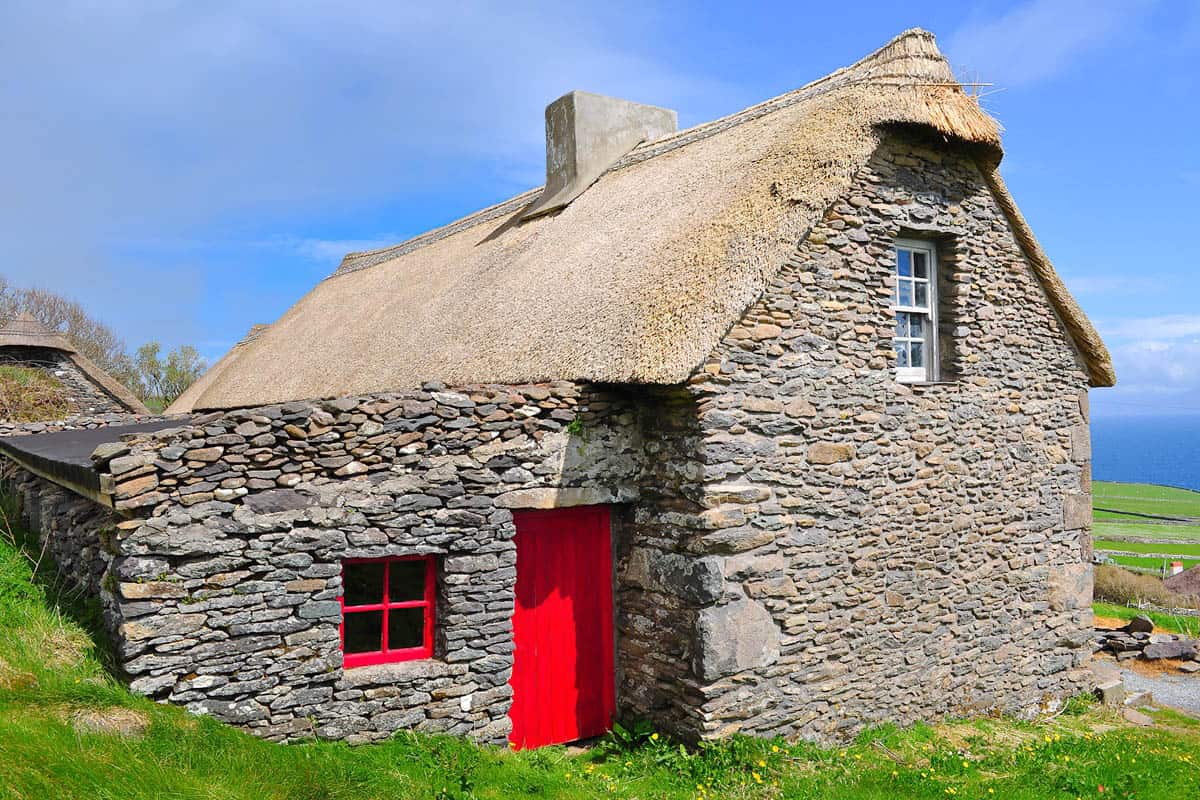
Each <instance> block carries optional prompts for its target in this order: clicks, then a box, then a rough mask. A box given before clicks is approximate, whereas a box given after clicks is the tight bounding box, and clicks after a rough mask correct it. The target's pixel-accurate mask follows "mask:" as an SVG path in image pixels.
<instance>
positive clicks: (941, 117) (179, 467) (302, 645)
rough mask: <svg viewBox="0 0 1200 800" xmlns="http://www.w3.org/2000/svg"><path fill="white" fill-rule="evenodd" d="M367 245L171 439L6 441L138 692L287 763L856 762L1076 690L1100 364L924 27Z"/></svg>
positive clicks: (562, 112)
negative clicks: (622, 742)
mask: <svg viewBox="0 0 1200 800" xmlns="http://www.w3.org/2000/svg"><path fill="white" fill-rule="evenodd" d="M546 128H547V145H546V150H547V173H548V174H547V184H546V187H544V188H543V189H538V190H534V191H531V192H528V193H526V194H523V195H520V196H518V197H515V198H513V199H512V200H509V201H507V202H504V203H501V204H499V205H497V206H493V207H491V208H488V209H485V210H483V211H480V212H478V213H476V214H474V215H471V216H469V217H466V218H464V219H462V220H459V221H458V222H455V223H452V224H451V225H448V226H446V227H444V228H441V229H438V230H435V231H431V232H430V233H427V234H425V235H423V236H420V237H417V238H416V239H413V240H411V241H408V242H405V243H403V244H400V245H397V246H395V247H390V248H386V249H383V250H377V251H372V252H368V253H355V254H351V255H349V256H347V257H346V258H345V260H344V261H343V263H342V264H341V266H340V267H339V268H338V270H337V271H336V272H335V273H334V274H333V275H331V276H330V277H329V278H328V279H326V280H324V281H323V282H321V283H320V284H319V285H318V286H316V287H315V288H314V289H313V290H312V291H311V292H310V293H309V294H308V295H307V296H306V297H304V298H303V299H302V300H300V302H298V303H297V304H296V305H295V306H294V307H293V308H292V309H291V310H289V311H288V312H287V313H286V314H285V315H284V316H283V317H282V318H281V319H279V320H278V321H276V322H275V323H273V324H272V325H271V326H270V327H268V328H265V329H261V330H258V331H257V332H256V333H255V335H254V337H253V340H252V341H249V342H246V343H243V344H242V345H240V346H239V348H238V351H237V352H236V354H231V357H228V358H226V359H223V360H222V361H221V362H220V363H218V364H217V365H216V366H214V368H213V370H212V371H211V372H210V373H209V375H207V376H205V379H204V382H203V385H202V386H200V387H198V388H197V389H196V390H195V391H192V392H189V393H188V394H187V395H186V396H185V397H184V398H181V401H180V402H179V403H177V404H176V405H175V406H174V407H173V408H172V409H170V411H171V412H173V413H177V414H182V415H186V416H179V417H176V418H174V419H168V420H163V421H158V422H154V423H149V424H147V425H145V426H143V427H142V428H141V429H140V430H136V431H129V430H127V429H122V428H109V429H107V430H99V431H90V432H65V433H61V434H49V435H43V436H36V437H20V438H11V439H8V440H6V441H4V442H2V443H0V448H2V449H3V451H4V452H5V453H6V455H7V456H8V457H9V458H10V459H11V460H12V461H13V462H15V464H16V465H17V466H18V467H19V466H20V465H22V464H24V463H27V461H28V460H29V459H30V458H31V457H32V456H31V453H36V454H38V456H39V457H41V458H47V459H51V460H54V461H55V462H56V463H57V464H59V465H60V467H61V468H60V469H59V474H58V476H57V477H56V479H55V481H54V482H51V481H48V480H46V479H44V478H40V477H38V476H36V475H33V474H31V473H29V472H27V471H25V470H22V469H19V468H13V469H11V470H10V472H11V477H10V479H9V482H10V485H11V486H13V487H14V488H15V489H16V490H17V491H18V492H19V493H20V495H21V496H22V498H23V500H24V504H25V505H24V507H25V513H26V515H27V516H28V517H29V518H30V519H31V521H32V522H33V524H35V525H36V526H37V528H38V529H39V530H40V531H41V532H42V535H43V536H45V537H46V538H47V540H48V542H49V546H50V549H51V551H52V552H53V553H54V554H55V556H56V558H57V560H58V562H59V564H60V565H62V566H63V568H64V569H66V570H67V571H68V572H70V573H71V574H72V575H74V576H75V578H76V580H78V581H79V582H81V583H83V584H85V585H87V586H88V587H90V588H91V589H92V590H93V591H95V592H97V593H98V594H99V595H100V596H101V597H102V598H103V602H104V605H105V609H106V619H107V621H108V624H109V625H110V627H111V629H112V633H113V639H114V641H115V643H116V647H117V651H118V652H117V655H118V660H119V662H120V664H121V666H122V668H123V670H124V671H125V672H126V673H127V675H128V678H129V680H130V684H131V686H132V687H133V688H134V689H135V690H137V691H140V692H143V693H145V694H146V695H148V696H150V697H153V698H156V699H159V700H162V701H165V702H171V703H178V704H181V705H184V706H186V707H187V708H189V709H192V710H193V711H196V712H200V713H208V714H212V715H215V716H216V717H218V718H220V719H223V720H227V721H229V722H231V723H234V724H238V725H242V726H245V727H246V728H248V729H250V730H252V731H254V732H256V733H258V734H260V735H263V736H267V737H270V738H273V739H280V740H289V739H296V738H302V737H308V736H314V735H315V736H318V737H328V738H343V739H347V740H350V741H370V740H374V739H379V738H382V737H386V736H389V735H391V734H392V733H393V732H395V731H397V730H400V729H416V730H422V731H448V732H451V733H456V734H462V735H467V736H470V737H473V738H475V739H478V740H481V741H487V742H496V743H504V742H506V741H507V742H510V743H512V744H513V745H515V746H518V747H530V746H537V745H541V744H548V743H554V742H564V741H571V740H574V739H579V738H583V737H587V736H591V735H595V734H598V733H600V732H602V731H604V730H605V729H606V728H607V727H608V726H609V725H610V724H611V721H612V720H613V719H614V717H618V716H619V717H624V718H645V719H649V720H652V721H653V722H654V723H655V724H656V725H658V726H659V727H661V728H662V729H665V730H668V731H670V732H673V733H675V734H678V735H681V736H683V737H687V738H704V737H718V736H724V735H728V734H730V733H733V732H738V731H740V732H745V733H749V734H758V735H775V734H780V735H785V736H795V737H804V738H809V739H816V740H826V741H831V740H842V739H845V738H846V737H848V736H850V735H852V734H853V733H854V732H855V731H857V730H859V729H860V728H862V727H863V726H865V725H868V724H872V723H877V722H881V721H884V720H892V721H896V722H899V723H909V722H913V721H916V720H921V719H933V718H937V717H940V716H942V715H945V714H964V713H972V712H983V711H992V710H999V711H1004V712H1011V713H1019V714H1033V713H1037V711H1038V710H1039V709H1040V708H1045V707H1048V706H1053V704H1055V703H1057V702H1059V701H1061V699H1062V698H1063V697H1064V696H1066V695H1069V694H1071V693H1073V692H1076V691H1078V690H1080V689H1081V688H1084V681H1085V680H1086V672H1087V671H1086V669H1085V668H1083V663H1084V661H1085V659H1086V658H1087V657H1088V654H1089V648H1088V642H1089V637H1090V627H1091V610H1090V591H1091V571H1090V569H1091V568H1090V549H1091V544H1090V533H1089V527H1090V473H1089V460H1090V452H1089V435H1088V405H1087V393H1088V388H1089V387H1090V386H1109V385H1112V384H1113V382H1114V375H1113V370H1112V366H1111V363H1110V360H1109V357H1108V354H1107V352H1106V350H1105V348H1104V345H1103V343H1102V342H1101V341H1100V339H1099V337H1098V336H1097V335H1096V332H1095V330H1094V329H1093V328H1092V326H1091V324H1090V323H1089V322H1088V320H1087V319H1086V318H1085V316H1084V315H1083V313H1082V312H1081V311H1080V309H1079V307H1078V306H1077V305H1076V303H1075V302H1074V300H1072V298H1071V297H1070V295H1069V294H1068V293H1067V291H1066V289H1065V287H1064V286H1063V284H1062V282H1061V281H1060V280H1059V278H1058V277H1057V275H1056V274H1055V272H1054V270H1053V268H1052V267H1051V265H1050V262H1049V261H1048V259H1047V257H1046V254H1045V253H1044V252H1043V251H1042V249H1041V247H1040V246H1039V245H1038V243H1037V240H1036V239H1035V237H1034V236H1033V233H1032V232H1031V231H1030V229H1029V226H1028V225H1027V224H1026V222H1025V220H1024V218H1023V217H1022V216H1021V214H1020V212H1019V211H1018V209H1017V207H1016V205H1015V203H1014V202H1013V199H1012V197H1011V196H1010V195H1009V193H1008V190H1007V189H1006V188H1005V185H1004V183H1003V181H1002V180H1001V179H1000V176H999V173H998V172H997V166H998V164H999V161H1000V158H1001V146H1000V139H999V134H998V130H997V126H996V123H995V122H994V121H993V120H992V119H991V118H990V117H988V116H987V115H986V114H985V113H984V112H983V111H981V110H980V108H979V106H978V104H977V103H976V101H975V99H974V98H972V97H971V96H969V95H968V94H966V93H964V91H963V89H962V87H961V86H959V84H958V83H957V82H956V81H955V80H954V78H953V73H952V72H951V70H950V68H949V66H948V65H947V63H946V61H945V60H944V58H943V57H942V55H941V54H940V53H939V52H938V50H937V48H936V45H935V43H934V39H933V37H932V35H930V34H929V33H926V32H924V31H920V30H913V31H908V32H906V33H904V34H902V35H901V36H899V37H897V38H896V39H894V40H893V41H891V42H889V43H888V44H887V45H885V46H884V47H883V48H882V49H880V50H878V51H877V52H875V53H872V54H871V55H869V56H868V57H866V58H865V59H863V60H861V61H859V62H857V63H856V64H854V65H852V66H850V67H847V68H845V69H842V70H839V71H838V72H835V73H833V74H832V75H829V76H827V77H825V78H822V79H821V80H819V81H816V82H815V83H811V84H809V85H807V86H804V87H803V88H800V89H798V90H796V91H793V92H790V93H788V94H785V95H782V96H780V97H777V98H774V99H772V100H768V101H767V102H765V103H762V104H760V105H757V106H754V107H752V108H749V109H746V110H744V111H741V112H739V113H737V114H734V115H732V116H729V117H726V118H724V119H720V120H717V121H715V122H711V123H707V124H704V125H700V126H697V127H695V128H692V129H689V130H685V131H676V130H675V115H674V113H673V112H670V111H667V110H665V109H660V108H655V107H650V106H642V105H637V104H634V103H628V102H625V101H620V100H615V99H612V98H606V97H601V96H598V95H591V94H587V93H583V92H574V93H572V94H569V95H567V96H566V97H564V98H561V99H560V100H558V101H556V102H555V103H553V104H551V106H550V107H549V108H548V109H547V113H546Z"/></svg>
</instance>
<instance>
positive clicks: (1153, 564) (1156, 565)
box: [1109, 556, 1200, 569]
mask: <svg viewBox="0 0 1200 800" xmlns="http://www.w3.org/2000/svg"><path fill="white" fill-rule="evenodd" d="M1109 558H1111V559H1112V560H1113V561H1114V562H1116V563H1118V564H1124V565H1125V566H1127V567H1142V568H1143V569H1161V568H1162V565H1163V562H1164V561H1167V562H1170V561H1180V560H1182V561H1183V568H1184V569H1191V568H1192V567H1194V566H1196V565H1197V564H1200V559H1197V558H1184V559H1171V558H1141V557H1138V556H1109Z"/></svg>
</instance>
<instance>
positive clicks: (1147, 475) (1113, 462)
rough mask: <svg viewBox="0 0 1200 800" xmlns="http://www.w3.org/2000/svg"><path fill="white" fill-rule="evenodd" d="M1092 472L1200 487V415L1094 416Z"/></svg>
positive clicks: (1114, 477) (1104, 477)
mask: <svg viewBox="0 0 1200 800" xmlns="http://www.w3.org/2000/svg"><path fill="white" fill-rule="evenodd" d="M1092 477H1093V478H1094V479H1096V480H1100V481H1127V482H1131V483H1159V484H1163V485H1164V486H1178V487H1179V488H1181V489H1194V490H1196V491H1200V416H1196V415H1192V416H1131V417H1093V418H1092Z"/></svg>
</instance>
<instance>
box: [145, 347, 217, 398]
mask: <svg viewBox="0 0 1200 800" xmlns="http://www.w3.org/2000/svg"><path fill="white" fill-rule="evenodd" d="M161 354H162V345H160V344H159V343H158V342H147V343H146V344H144V345H142V346H141V347H139V348H138V350H137V355H136V356H134V359H133V361H134V367H135V368H136V370H137V377H138V383H139V384H140V386H139V388H140V390H141V391H140V394H141V396H142V400H143V401H144V402H146V403H147V404H151V403H152V404H153V405H157V406H159V407H160V408H166V407H167V406H169V405H171V403H172V402H174V400H175V398H177V397H179V395H181V394H183V392H184V390H185V389H187V388H188V387H189V386H191V385H192V384H193V383H194V382H195V381H196V379H197V378H199V377H200V376H201V375H203V374H204V370H205V369H206V368H207V364H205V363H204V359H202V358H201V357H200V353H199V352H198V351H197V350H196V348H194V347H192V346H191V345H190V344H185V345H181V346H179V347H176V348H175V349H174V350H172V351H171V352H169V353H167V357H166V359H165V360H164V359H163V357H162V355H161Z"/></svg>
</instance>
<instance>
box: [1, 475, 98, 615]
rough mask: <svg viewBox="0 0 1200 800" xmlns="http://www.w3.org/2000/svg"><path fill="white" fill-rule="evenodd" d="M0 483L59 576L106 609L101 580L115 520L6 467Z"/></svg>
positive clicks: (58, 488) (89, 502)
mask: <svg viewBox="0 0 1200 800" xmlns="http://www.w3.org/2000/svg"><path fill="white" fill-rule="evenodd" d="M0 481H2V482H3V485H4V489H5V491H7V492H10V493H11V494H12V495H13V496H14V497H15V498H16V500H17V501H18V503H19V507H20V513H21V517H22V522H23V523H24V525H25V527H26V529H27V530H29V531H33V532H36V533H37V534H38V536H39V539H40V542H41V544H42V545H43V546H44V547H45V552H46V554H47V555H49V556H50V558H51V559H53V561H54V563H55V565H56V566H57V567H58V571H59V573H61V574H62V575H63V576H64V577H65V578H67V579H68V580H69V581H71V583H73V584H74V585H75V586H76V587H78V588H79V589H80V590H81V591H85V592H87V593H89V594H92V595H97V596H100V597H101V598H102V599H103V600H105V604H106V605H107V604H108V600H109V599H110V598H109V597H107V588H108V586H109V584H108V583H107V582H106V581H105V580H104V577H105V575H107V574H108V568H109V565H110V564H111V563H112V559H113V552H114V549H115V547H114V543H115V539H116V532H117V528H116V526H117V523H118V522H120V519H119V518H118V517H117V516H116V515H115V514H113V513H112V511H111V510H110V509H107V508H105V507H104V506H102V505H100V504H98V503H96V502H94V501H92V500H89V499H87V498H85V497H81V496H80V495H77V494H75V493H74V492H72V491H71V490H69V489H64V488H63V487H61V486H59V485H57V484H55V483H52V482H50V481H48V480H46V479H44V478H39V477H38V476H36V475H34V474H32V473H29V472H26V471H25V470H23V469H21V468H19V467H17V466H15V465H13V464H11V463H9V462H5V464H4V467H3V473H2V474H0Z"/></svg>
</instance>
